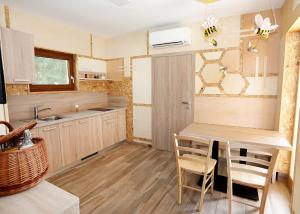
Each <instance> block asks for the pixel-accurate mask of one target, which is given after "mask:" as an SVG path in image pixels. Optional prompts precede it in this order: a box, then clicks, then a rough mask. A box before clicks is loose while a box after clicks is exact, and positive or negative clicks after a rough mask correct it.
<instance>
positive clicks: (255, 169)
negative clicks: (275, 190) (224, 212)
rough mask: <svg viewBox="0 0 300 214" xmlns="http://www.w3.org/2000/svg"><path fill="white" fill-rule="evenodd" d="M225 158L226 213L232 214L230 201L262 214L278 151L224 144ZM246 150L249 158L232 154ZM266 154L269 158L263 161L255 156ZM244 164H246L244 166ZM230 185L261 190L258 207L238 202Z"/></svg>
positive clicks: (238, 144)
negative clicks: (252, 208) (226, 184)
mask: <svg viewBox="0 0 300 214" xmlns="http://www.w3.org/2000/svg"><path fill="white" fill-rule="evenodd" d="M226 147H227V149H226V156H227V174H228V186H227V196H228V213H229V214H231V213H232V201H233V200H234V201H237V202H240V203H244V204H247V205H249V206H253V207H256V208H259V213H260V214H263V213H264V210H265V206H266V200H267V195H268V191H269V185H270V183H271V179H272V174H273V170H274V166H275V163H276V160H277V157H278V153H279V151H278V150H277V149H266V148H262V147H257V146H254V145H249V144H248V145H247V144H240V143H235V142H234V143H229V142H227V143H226ZM240 149H247V150H248V153H250V154H252V155H251V157H250V156H247V157H245V156H240V155H239V154H237V155H236V154H233V153H232V151H233V150H240ZM262 152H263V153H264V154H265V155H266V154H268V155H269V156H270V158H269V159H268V160H263V159H259V158H257V155H255V154H262ZM245 162H246V164H245ZM232 183H236V184H241V185H244V186H249V187H252V188H257V189H261V190H262V196H261V201H260V206H257V205H254V204H253V203H248V202H247V201H240V200H236V199H233V197H232Z"/></svg>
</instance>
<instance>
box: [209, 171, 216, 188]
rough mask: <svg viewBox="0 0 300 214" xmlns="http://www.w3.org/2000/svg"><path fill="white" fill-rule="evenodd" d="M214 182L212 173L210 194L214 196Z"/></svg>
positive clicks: (213, 172) (213, 173)
mask: <svg viewBox="0 0 300 214" xmlns="http://www.w3.org/2000/svg"><path fill="white" fill-rule="evenodd" d="M214 181H215V171H212V176H211V181H210V182H212V183H211V187H210V191H211V194H214Z"/></svg>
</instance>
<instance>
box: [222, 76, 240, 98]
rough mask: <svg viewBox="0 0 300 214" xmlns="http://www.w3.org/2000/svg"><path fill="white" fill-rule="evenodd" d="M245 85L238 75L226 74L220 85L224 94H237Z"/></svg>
mask: <svg viewBox="0 0 300 214" xmlns="http://www.w3.org/2000/svg"><path fill="white" fill-rule="evenodd" d="M245 84H246V82H245V80H244V79H243V78H242V77H241V75H240V74H227V75H226V76H225V78H224V80H223V81H222V83H221V85H222V87H223V88H224V93H225V94H239V93H241V92H242V90H243V88H244V87H245Z"/></svg>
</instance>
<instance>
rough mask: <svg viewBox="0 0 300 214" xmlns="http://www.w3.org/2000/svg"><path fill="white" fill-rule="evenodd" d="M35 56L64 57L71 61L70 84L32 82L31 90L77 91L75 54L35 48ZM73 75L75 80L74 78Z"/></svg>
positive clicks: (63, 58)
mask: <svg viewBox="0 0 300 214" xmlns="http://www.w3.org/2000/svg"><path fill="white" fill-rule="evenodd" d="M34 55H35V57H36V56H37V57H47V58H53V59H62V60H67V61H68V63H69V84H66V85H53V84H49V85H45V84H30V85H29V90H30V92H47V91H75V90H76V87H75V82H76V75H75V73H76V72H75V70H76V65H75V62H76V58H75V55H74V54H70V53H64V52H59V51H53V50H47V49H42V48H35V49H34ZM72 77H73V80H72Z"/></svg>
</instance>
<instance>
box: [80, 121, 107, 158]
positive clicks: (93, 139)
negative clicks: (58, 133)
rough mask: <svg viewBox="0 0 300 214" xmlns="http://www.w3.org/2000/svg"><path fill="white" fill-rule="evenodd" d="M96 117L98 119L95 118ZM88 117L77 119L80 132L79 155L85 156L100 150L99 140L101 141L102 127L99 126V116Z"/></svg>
mask: <svg viewBox="0 0 300 214" xmlns="http://www.w3.org/2000/svg"><path fill="white" fill-rule="evenodd" d="M95 118H96V119H95ZM95 118H86V119H81V120H78V121H76V126H77V133H78V137H77V140H78V143H77V148H78V155H79V158H80V159H81V158H84V157H86V156H88V155H91V154H93V153H95V152H97V151H99V146H98V142H99V141H100V134H101V133H99V132H100V131H102V130H100V127H98V123H97V118H98V117H95Z"/></svg>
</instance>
